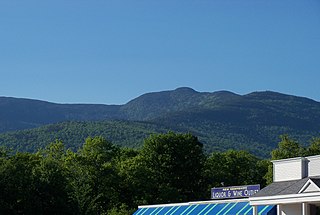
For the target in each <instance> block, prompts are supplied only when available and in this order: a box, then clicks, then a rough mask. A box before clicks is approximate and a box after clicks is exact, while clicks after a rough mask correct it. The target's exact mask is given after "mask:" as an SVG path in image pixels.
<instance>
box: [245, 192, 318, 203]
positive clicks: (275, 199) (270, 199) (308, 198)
mask: <svg viewBox="0 0 320 215" xmlns="http://www.w3.org/2000/svg"><path fill="white" fill-rule="evenodd" d="M249 201H250V205H252V206H254V205H277V204H290V203H303V202H320V192H313V193H299V194H289V195H277V196H263V197H251V198H249Z"/></svg>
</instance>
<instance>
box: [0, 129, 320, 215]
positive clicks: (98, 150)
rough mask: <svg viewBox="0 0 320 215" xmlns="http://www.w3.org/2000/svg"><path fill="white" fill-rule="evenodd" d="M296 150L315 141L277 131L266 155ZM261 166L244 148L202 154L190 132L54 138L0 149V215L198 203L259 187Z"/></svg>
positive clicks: (112, 213) (263, 176)
mask: <svg viewBox="0 0 320 215" xmlns="http://www.w3.org/2000/svg"><path fill="white" fill-rule="evenodd" d="M295 152H296V153H297V154H295ZM290 153H291V154H290ZM299 153H304V155H309V154H310V153H316V154H318V153H320V141H319V139H314V141H313V143H312V144H311V145H310V147H308V148H304V147H302V146H301V145H299V144H298V143H297V142H295V141H293V140H291V139H290V138H289V137H287V136H283V137H282V141H281V142H280V144H279V148H278V149H276V150H274V151H273V156H274V157H275V158H277V159H280V158H285V157H288V156H297V155H298V154H299ZM299 155H300V154H299ZM269 166H270V162H269V161H267V160H261V159H259V158H257V157H256V156H254V155H252V154H250V153H248V152H246V151H235V150H229V151H226V152H214V153H212V154H210V155H206V154H205V153H204V150H203V146H202V144H201V143H200V142H199V141H198V139H197V137H195V136H193V135H191V134H181V133H173V132H169V133H166V134H155V135H151V136H150V137H149V138H147V139H145V140H144V145H143V147H142V148H141V149H139V150H136V149H129V148H120V147H118V146H116V145H114V144H112V143H111V142H108V141H107V140H105V139H104V138H102V137H94V138H87V140H86V141H85V143H84V144H83V145H82V147H80V148H79V149H78V150H77V151H72V150H69V149H66V148H65V146H64V144H63V143H62V142H60V141H56V142H54V143H52V144H50V145H49V146H47V147H46V148H45V149H43V150H39V151H37V152H35V153H29V152H17V153H15V154H12V153H10V152H9V151H7V150H6V149H5V148H1V150H0V191H1V192H0V214H109V215H116V214H119V215H120V214H121V215H124V214H132V213H133V211H135V210H136V209H137V206H138V205H145V204H159V203H173V202H184V201H196V200H206V199H209V198H210V189H211V188H212V187H217V186H221V185H224V186H229V185H242V184H261V185H262V186H265V185H266V183H267V181H268V180H269V181H270V177H272V175H270V174H268V167H269ZM269 171H270V167H269ZM269 173H270V172H269Z"/></svg>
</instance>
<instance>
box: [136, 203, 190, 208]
mask: <svg viewBox="0 0 320 215" xmlns="http://www.w3.org/2000/svg"><path fill="white" fill-rule="evenodd" d="M185 205H189V202H184V203H171V204H159V205H139V206H138V208H158V207H173V206H185Z"/></svg>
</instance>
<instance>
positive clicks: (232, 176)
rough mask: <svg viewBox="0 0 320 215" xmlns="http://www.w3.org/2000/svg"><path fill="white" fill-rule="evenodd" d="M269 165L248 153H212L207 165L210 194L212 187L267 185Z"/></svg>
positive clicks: (205, 173)
mask: <svg viewBox="0 0 320 215" xmlns="http://www.w3.org/2000/svg"><path fill="white" fill-rule="evenodd" d="M266 172H267V165H266V164H265V163H264V162H263V160H260V159H259V158H257V157H255V156H254V155H252V154H250V153H248V152H246V151H235V150H229V151H227V152H223V153H220V152H215V153H212V154H211V155H210V156H209V157H208V159H207V160H206V164H205V171H204V175H205V179H206V184H207V186H208V187H207V189H208V192H209V190H210V188H212V187H219V186H232V185H243V184H261V186H264V185H265V184H266V182H265V180H264V179H263V176H264V175H265V174H266Z"/></svg>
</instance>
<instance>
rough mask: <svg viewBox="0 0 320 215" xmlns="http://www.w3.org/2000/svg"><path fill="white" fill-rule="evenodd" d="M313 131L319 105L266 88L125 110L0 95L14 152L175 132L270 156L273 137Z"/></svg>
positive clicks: (157, 95) (172, 96) (162, 100)
mask: <svg viewBox="0 0 320 215" xmlns="http://www.w3.org/2000/svg"><path fill="white" fill-rule="evenodd" d="M319 126H320V103H319V102H317V101H313V100H311V99H307V98H302V97H297V96H291V95H285V94H281V93H276V92H269V91H266V92H254V93H249V94H247V95H237V94H235V93H232V92H228V91H219V92H212V93H211V92H197V91H195V90H193V89H191V88H185V87H184V88H178V89H176V90H170V91H162V92H153V93H147V94H144V95H141V96H139V97H137V98H135V99H133V100H131V101H129V102H128V103H127V104H124V105H99V104H55V103H50V102H44V101H37V100H32V99H18V98H8V97H0V146H7V147H10V148H12V149H13V150H14V151H20V152H36V151H37V150H39V149H40V148H44V147H45V146H47V144H48V143H50V142H52V141H55V140H56V139H60V140H61V141H62V142H63V143H64V144H65V146H66V147H67V148H71V149H73V150H75V151H76V150H77V149H78V148H79V147H80V146H81V144H82V143H83V142H84V141H85V139H86V138H87V137H88V136H102V137H104V138H105V139H107V140H109V141H111V142H112V143H114V144H115V145H118V146H127V147H134V148H137V149H139V148H141V147H142V145H143V140H144V139H145V138H146V137H148V136H149V135H150V134H152V133H166V132H168V131H174V132H183V133H191V134H193V135H195V136H197V137H198V138H199V140H200V142H202V143H203V145H204V150H205V151H206V152H207V153H211V152H215V151H227V150H229V149H237V150H238V149H240V150H246V151H249V152H250V153H251V154H254V155H256V156H258V157H260V158H269V157H270V152H271V151H272V150H273V149H274V148H275V147H277V142H278V141H279V136H280V135H282V134H288V135H290V137H292V138H294V139H296V140H297V141H299V142H301V143H307V142H308V140H310V139H311V138H312V137H314V136H319ZM25 129H29V130H25ZM9 131H11V132H9ZM8 132H9V133H8ZM306 145H307V144H306ZM306 145H305V146H306Z"/></svg>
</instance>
